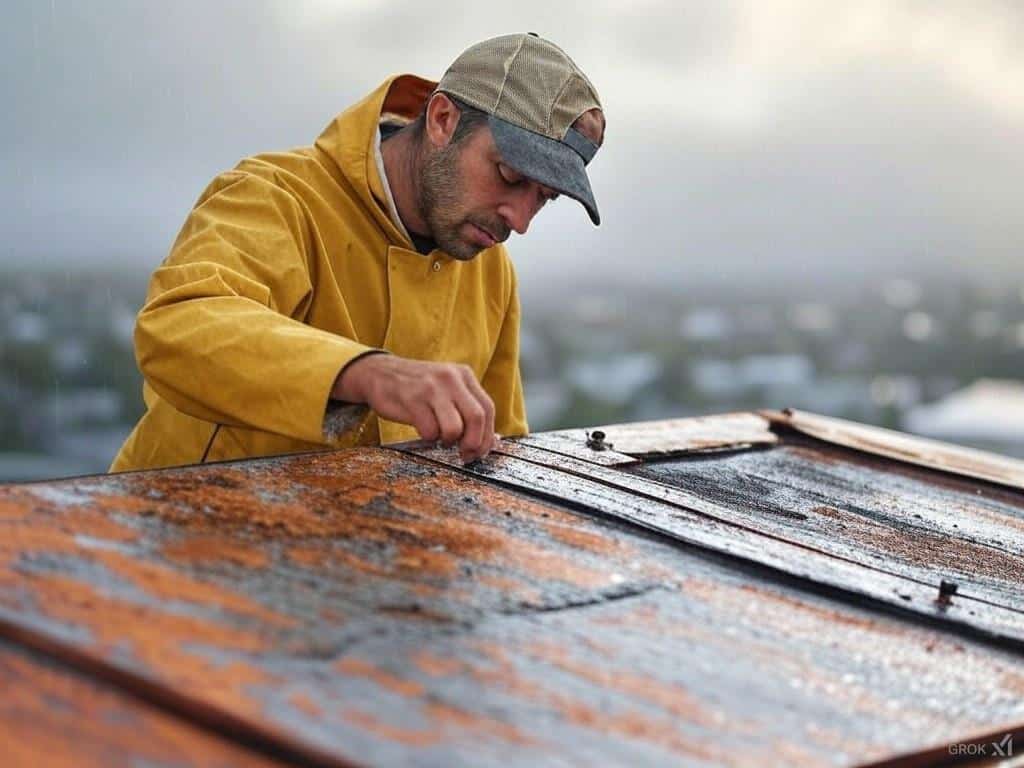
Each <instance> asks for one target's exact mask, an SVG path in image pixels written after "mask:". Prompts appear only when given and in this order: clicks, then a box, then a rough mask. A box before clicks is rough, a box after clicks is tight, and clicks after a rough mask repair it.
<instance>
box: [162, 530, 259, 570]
mask: <svg viewBox="0 0 1024 768" xmlns="http://www.w3.org/2000/svg"><path fill="white" fill-rule="evenodd" d="M161 554H162V555H163V556H164V557H165V558H167V559H168V560H172V561H174V562H176V563H182V564H185V565H195V564H200V563H202V564H210V563H222V562H226V563H231V564H233V565H239V566H242V567H244V568H253V569H256V568H266V567H267V565H269V564H270V558H269V557H268V556H267V553H266V552H264V551H263V550H261V549H257V548H256V547H254V546H246V545H245V544H243V543H240V542H237V541H233V540H231V539H228V538H223V537H213V536H196V537H190V538H184V539H182V540H181V541H177V542H174V543H172V544H168V545H167V546H165V547H164V548H163V550H162V552H161Z"/></svg>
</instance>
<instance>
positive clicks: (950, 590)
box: [938, 579, 960, 603]
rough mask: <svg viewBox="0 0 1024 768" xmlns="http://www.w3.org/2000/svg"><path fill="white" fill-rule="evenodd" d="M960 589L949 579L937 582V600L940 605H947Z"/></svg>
mask: <svg viewBox="0 0 1024 768" xmlns="http://www.w3.org/2000/svg"><path fill="white" fill-rule="evenodd" d="M959 588H960V585H959V584H957V583H956V582H955V581H950V580H949V579H943V580H942V581H940V582H939V600H938V602H940V603H948V602H949V601H950V599H951V598H952V597H953V595H955V594H956V591H957V590H958V589H959Z"/></svg>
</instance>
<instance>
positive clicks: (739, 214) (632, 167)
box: [0, 0, 1024, 285]
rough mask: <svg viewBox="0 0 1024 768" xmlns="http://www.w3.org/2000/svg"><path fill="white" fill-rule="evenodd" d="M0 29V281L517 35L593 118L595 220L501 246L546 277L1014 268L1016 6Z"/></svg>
mask: <svg viewBox="0 0 1024 768" xmlns="http://www.w3.org/2000/svg"><path fill="white" fill-rule="evenodd" d="M4 11H5V12H4V24H3V29H2V30H0V59H2V64H3V66H2V67H0V78H2V79H0V98H2V103H3V104H4V106H5V110H4V113H5V115H4V119H3V120H2V121H0V158H2V167H3V169H4V173H3V176H2V180H0V227H2V229H3V232H4V237H3V240H2V245H0V268H10V267H15V268H17V267H20V266H30V265H31V266H35V265H38V264H49V265H58V266H59V265H79V264H105V263H111V264H116V265H123V266H125V267H127V268H129V269H136V270H139V271H141V272H148V271H150V270H151V269H152V268H153V267H154V266H155V265H156V263H157V262H158V261H159V260H160V259H161V258H162V257H163V255H164V253H165V252H166V249H167V247H168V246H169V244H170V243H171V241H172V240H173V238H174V235H175V233H176V232H177V229H178V227H179V226H180V224H181V221H182V218H183V217H184V215H185V214H186V212H187V211H188V209H189V207H190V205H191V203H192V201H193V200H194V199H195V197H196V196H197V195H198V194H199V192H200V191H201V189H202V188H203V187H204V186H205V184H206V182H207V181H208V180H209V178H210V177H212V176H213V175H214V174H216V173H217V172H218V171H220V170H223V169H226V168H229V167H231V166H232V165H233V164H234V163H235V162H236V161H237V160H238V159H239V158H241V157H243V156H245V155H247V154H251V153H254V152H258V151H262V150H271V149H280V148H284V147H288V146H294V145H300V144H308V143H310V142H312V140H313V139H314V138H315V137H316V135H317V134H318V133H319V132H320V130H321V129H322V128H323V126H325V125H326V124H327V123H328V122H329V120H330V119H331V118H332V117H333V115H334V114H335V113H337V112H339V111H341V110H342V109H344V108H345V107H346V106H348V105H349V104H350V103H352V102H353V101H355V100H356V99H358V98H360V97H361V96H363V95H364V94H365V93H366V92H368V91H370V90H371V89H373V88H374V87H375V86H376V85H378V84H379V82H380V81H381V80H382V79H383V78H384V77H385V76H386V75H388V74H390V73H393V72H401V71H404V72H416V73H419V74H422V75H425V76H430V77H439V76H440V75H441V73H442V72H443V70H444V68H445V66H446V65H447V64H448V62H449V61H450V60H451V59H452V58H454V56H455V55H457V54H458V53H459V52H460V51H461V50H462V49H463V48H465V47H466V46H468V45H470V44H472V43H473V42H476V41H477V40H480V39H483V38H485V37H490V36H492V35H496V34H503V33H507V32H514V31H536V32H538V33H540V34H542V35H544V36H546V37H548V38H550V39H552V40H553V41H555V42H557V43H558V44H560V45H561V46H562V47H563V48H565V49H566V50H567V51H568V52H569V54H570V55H571V56H572V57H573V58H574V59H575V60H576V61H577V63H578V64H580V65H581V66H582V67H583V69H584V70H585V71H587V72H588V74H589V75H590V76H591V79H592V80H593V81H594V83H595V85H596V86H597V88H598V90H599V91H600V93H601V96H602V100H603V102H604V106H605V108H606V112H607V115H608V133H607V140H606V144H605V147H604V148H603V149H602V151H601V152H600V153H599V154H598V157H597V159H596V160H595V161H594V163H593V165H592V166H591V168H592V170H591V177H592V180H593V186H594V188H595V192H596V194H597V198H598V202H599V204H600V206H601V211H602V216H603V219H604V223H603V224H602V226H601V227H600V228H598V229H593V228H592V227H591V225H590V224H589V221H588V219H587V218H586V215H585V213H584V212H583V209H582V208H580V207H579V206H578V205H576V204H574V203H573V202H572V201H570V200H561V201H559V202H558V203H557V204H554V205H553V206H552V207H551V208H550V209H546V210H545V211H544V212H543V213H542V214H541V215H540V216H539V217H538V218H537V219H536V220H535V223H534V225H533V228H532V229H531V231H530V233H529V234H528V235H527V236H525V237H523V238H517V237H515V236H514V237H513V240H512V241H511V242H510V247H511V248H512V253H513V257H514V259H515V261H516V263H517V264H518V267H519V271H520V275H521V277H522V279H523V281H524V283H525V284H527V285H529V284H531V283H532V284H540V283H541V281H544V280H547V279H548V278H551V277H553V276H555V275H561V274H563V273H564V271H565V270H567V269H585V270H586V274H587V275H588V276H601V275H604V276H616V275H623V274H625V275H627V276H629V277H630V278H640V277H642V278H643V279H646V280H650V281H652V282H655V281H656V282H658V283H659V284H663V285H664V284H670V281H678V282H679V283H682V282H685V281H699V280H700V279H701V278H709V277H718V278H736V279H739V280H749V281H751V282H752V283H754V282H755V281H757V280H759V279H762V278H763V276H764V275H767V274H774V275H782V276H797V275H800V276H806V275H813V276H818V275H820V276H825V275H828V274H830V273H841V274H850V273H853V272H856V271H858V270H868V271H871V272H873V273H874V274H880V273H885V274H890V273H894V274H904V273H907V272H911V271H914V270H921V269H923V270H928V271H947V270H972V271H974V272H976V273H983V274H988V273H990V274H992V275H998V274H999V273H1000V272H1001V271H1004V270H1007V269H1012V270H1016V271H1017V272H1018V273H1019V265H1020V264H1021V259H1022V256H1024V248H1022V246H1024V216H1022V215H1021V211H1022V203H1021V200H1022V198H1024V195H1022V194H1021V189H1020V186H1021V183H1022V179H1024V152H1022V141H1021V140H1022V138H1024V3H1019V2H1016V1H1015V0H1004V1H1002V2H1000V1H998V0H964V1H952V0H920V1H919V2H910V1H907V0H878V1H876V0H863V1H862V2H841V1H840V0H828V1H827V2H822V1H821V0H731V1H727V0H714V1H710V0H709V1H708V2H658V1H656V0H647V1H645V0H631V1H630V2H611V1H610V0H607V1H605V2H601V1H600V0H597V1H594V2H589V3H587V4H585V6H580V5H578V4H570V3H564V4H563V3H554V2H551V0H544V1H542V2H538V1H535V0H520V1H519V2H516V3H511V4H505V5H498V6H495V5H494V4H483V3H472V4H469V3H467V4H458V3H446V2H429V3H425V2H422V0H396V1H394V2H388V3H376V2H372V1H370V0H351V1H349V2H343V1H342V0H287V1H285V0H281V2H255V1H253V0H248V1H245V2H243V1H241V0H238V1H233V2H220V1H218V0H202V1H201V2H200V1H197V0H176V1H175V2H173V3H165V2H160V3H157V2H149V1H148V0H146V1H142V0H139V1H134V2H133V1H129V0H124V1H123V2H116V1H115V0H90V1H89V2H81V1H79V2H69V1H68V0H17V1H16V2H14V3H13V4H12V3H10V2H8V3H5V8H4Z"/></svg>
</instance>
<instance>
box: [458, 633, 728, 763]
mask: <svg viewBox="0 0 1024 768" xmlns="http://www.w3.org/2000/svg"><path fill="white" fill-rule="evenodd" d="M474 647H476V649H477V650H478V651H480V652H481V653H483V654H484V655H486V656H487V657H489V658H490V659H491V660H492V662H493V664H494V666H493V667H491V668H485V667H482V666H474V667H472V672H471V674H472V675H473V677H474V678H475V679H477V680H479V681H480V682H481V683H484V684H485V685H488V686H498V687H500V688H501V689H502V690H504V691H507V692H509V693H511V694H514V695H517V696H520V697H522V698H524V699H527V700H531V701H535V702H537V703H539V704H542V705H545V706H548V707H551V708H552V709H554V710H555V711H556V712H557V713H558V716H559V717H560V718H561V719H562V720H564V721H565V722H568V723H572V724H573V725H577V726H579V727H582V728H588V729H592V730H595V731H598V732H600V733H602V734H614V735H616V736H621V737H623V738H627V739H632V740H636V741H646V742H649V743H652V744H655V745H657V746H659V747H661V748H663V749H667V750H669V751H671V752H674V753H676V754H678V755H685V756H687V757H690V758H697V759H700V760H704V761H707V762H712V763H723V762H728V759H727V756H728V751H727V750H724V749H718V748H716V747H714V746H712V745H708V744H706V743H705V744H702V743H699V742H698V741H691V740H688V739H685V738H683V737H682V736H681V735H680V733H679V726H678V722H677V721H675V720H673V719H666V718H656V717H650V716H649V715H646V714H641V713H640V712H637V711H635V710H630V709H625V710H621V709H619V708H616V711H614V712H608V711H605V710H604V709H602V708H597V707H594V706H592V705H591V704H590V703H588V702H586V701H583V700H580V699H576V698H572V697H570V696H568V695H566V694H564V693H562V692H561V691H555V690H551V689H550V688H549V687H547V686H545V685H542V684H540V683H537V682H534V681H532V680H528V679H526V678H524V677H522V675H521V674H520V673H519V672H518V671H517V670H516V669H515V666H514V665H513V663H512V661H511V660H510V658H509V655H508V651H507V649H505V648H504V647H502V646H499V645H495V644H492V643H484V642H478V643H474Z"/></svg>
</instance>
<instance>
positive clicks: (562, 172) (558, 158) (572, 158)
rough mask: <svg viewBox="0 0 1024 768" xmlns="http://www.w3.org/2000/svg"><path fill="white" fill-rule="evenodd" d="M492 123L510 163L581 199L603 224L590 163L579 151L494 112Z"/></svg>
mask: <svg viewBox="0 0 1024 768" xmlns="http://www.w3.org/2000/svg"><path fill="white" fill-rule="evenodd" d="M488 123H489V124H490V127H491V133H492V134H493V135H494V143H495V144H496V145H497V147H498V151H499V152H501V157H502V159H503V160H504V161H505V162H506V163H508V164H509V165H510V166H512V167H513V168H515V169H516V170H517V171H519V172H520V173H521V174H523V175H524V176H528V177H529V178H531V179H533V180H535V181H539V182H540V183H541V184H543V185H544V186H546V187H551V188H552V189H553V190H555V191H557V192H560V193H561V194H563V195H567V196H569V197H571V198H572V199H573V200H577V201H579V202H580V203H581V204H582V205H583V207H584V208H586V209H587V213H588V214H589V215H590V220H591V221H592V222H594V224H600V223H601V214H600V213H598V211H597V203H596V202H595V201H594V193H593V192H592V191H591V189H590V179H589V178H588V177H587V169H586V166H585V165H584V163H583V158H582V157H580V155H579V154H578V153H577V152H576V150H574V149H573V148H572V147H570V146H569V145H568V144H563V143H562V142H561V141H558V140H557V139H551V138H548V137H547V136H542V135H541V134H539V133H534V132H533V131H528V130H527V129H525V128H520V127H519V126H518V125H512V123H509V122H508V121H506V120H502V119H501V118H500V117H495V116H494V115H489V116H488Z"/></svg>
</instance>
